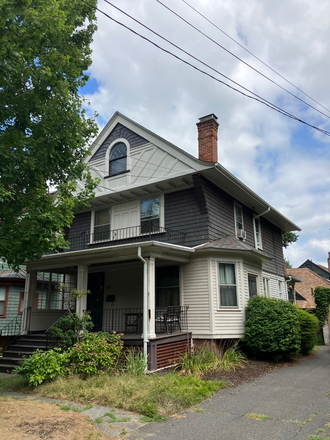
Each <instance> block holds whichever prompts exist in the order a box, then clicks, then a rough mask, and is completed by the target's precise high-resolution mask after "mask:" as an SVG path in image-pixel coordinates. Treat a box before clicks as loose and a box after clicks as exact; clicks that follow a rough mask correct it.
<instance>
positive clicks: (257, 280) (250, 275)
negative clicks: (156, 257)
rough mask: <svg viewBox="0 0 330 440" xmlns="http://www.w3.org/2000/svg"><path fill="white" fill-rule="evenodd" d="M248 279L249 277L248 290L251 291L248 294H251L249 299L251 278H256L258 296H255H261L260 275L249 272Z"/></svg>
mask: <svg viewBox="0 0 330 440" xmlns="http://www.w3.org/2000/svg"><path fill="white" fill-rule="evenodd" d="M247 277H248V289H249V291H248V293H249V299H250V287H249V277H250V278H255V279H256V287H257V294H256V295H255V296H259V290H260V287H259V282H260V281H259V275H258V274H257V273H253V272H248V274H247Z"/></svg>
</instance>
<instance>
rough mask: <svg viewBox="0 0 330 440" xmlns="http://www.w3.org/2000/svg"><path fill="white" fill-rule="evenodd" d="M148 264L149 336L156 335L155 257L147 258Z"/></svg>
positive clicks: (153, 336)
mask: <svg viewBox="0 0 330 440" xmlns="http://www.w3.org/2000/svg"><path fill="white" fill-rule="evenodd" d="M147 265H148V281H147V282H148V333H147V337H148V339H150V338H155V337H156V323H155V317H156V297H155V280H156V277H155V273H156V270H155V258H153V257H150V258H148V259H147Z"/></svg>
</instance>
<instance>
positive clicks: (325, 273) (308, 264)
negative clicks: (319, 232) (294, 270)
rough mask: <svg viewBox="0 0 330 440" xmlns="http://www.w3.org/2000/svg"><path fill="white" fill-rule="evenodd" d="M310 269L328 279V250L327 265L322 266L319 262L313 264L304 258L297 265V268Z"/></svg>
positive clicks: (329, 266)
mask: <svg viewBox="0 0 330 440" xmlns="http://www.w3.org/2000/svg"><path fill="white" fill-rule="evenodd" d="M304 268H305V269H310V270H311V271H313V272H315V273H317V274H318V275H320V277H322V278H325V279H326V280H330V252H329V253H328V267H325V266H322V265H321V264H315V263H314V262H313V261H311V260H306V261H305V262H304V263H303V264H301V265H300V266H299V269H304Z"/></svg>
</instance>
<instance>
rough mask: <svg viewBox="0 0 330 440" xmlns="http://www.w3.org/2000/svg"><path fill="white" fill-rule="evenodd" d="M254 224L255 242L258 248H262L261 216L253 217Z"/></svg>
mask: <svg viewBox="0 0 330 440" xmlns="http://www.w3.org/2000/svg"><path fill="white" fill-rule="evenodd" d="M253 226H254V242H255V247H256V249H262V242H261V228H260V218H254V219H253Z"/></svg>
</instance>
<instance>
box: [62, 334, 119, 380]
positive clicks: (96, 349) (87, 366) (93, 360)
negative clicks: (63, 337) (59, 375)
mask: <svg viewBox="0 0 330 440" xmlns="http://www.w3.org/2000/svg"><path fill="white" fill-rule="evenodd" d="M121 350H122V342H121V340H120V336H119V335H117V334H115V333H111V334H109V333H108V334H106V333H102V334H100V335H99V334H97V333H87V334H86V335H85V336H83V337H82V340H81V342H79V343H77V344H75V345H74V346H73V347H71V348H69V350H68V355H69V360H70V365H69V368H68V373H69V374H80V375H81V376H82V377H88V376H95V375H99V374H102V373H104V372H106V371H108V370H110V369H112V368H113V367H114V366H115V365H116V364H117V361H118V359H119V356H120V353H121Z"/></svg>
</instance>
